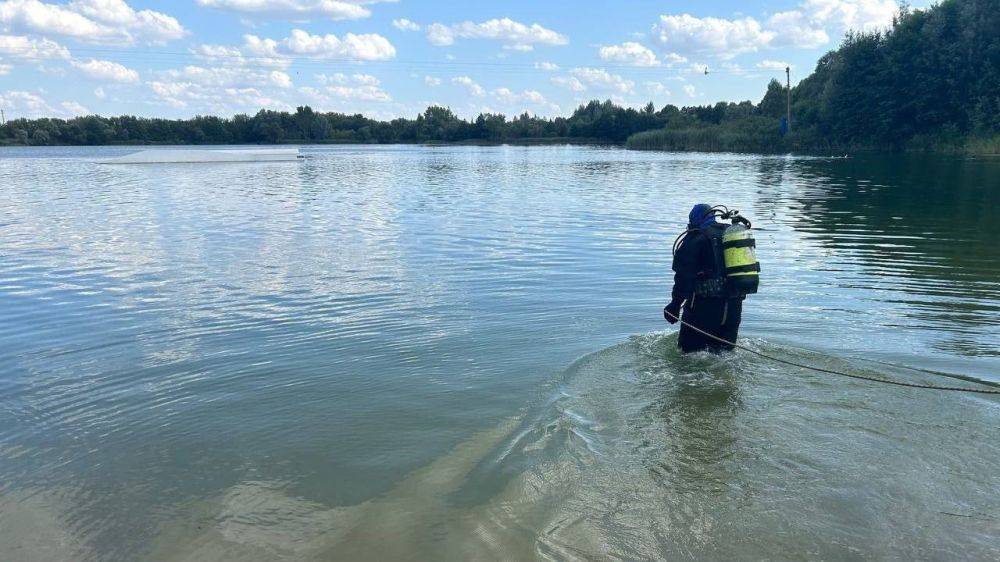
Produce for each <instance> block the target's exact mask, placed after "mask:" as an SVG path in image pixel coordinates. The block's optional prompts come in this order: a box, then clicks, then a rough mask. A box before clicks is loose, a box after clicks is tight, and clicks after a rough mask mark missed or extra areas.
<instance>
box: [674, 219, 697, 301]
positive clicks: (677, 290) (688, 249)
mask: <svg viewBox="0 0 1000 562" xmlns="http://www.w3.org/2000/svg"><path fill="white" fill-rule="evenodd" d="M698 242H699V237H698V236H697V235H692V236H689V237H688V238H686V239H685V240H684V241H683V243H681V246H680V248H677V253H676V254H674V263H673V266H672V268H673V270H674V288H673V290H671V291H670V298H671V299H672V300H673V301H675V302H678V303H683V302H684V301H685V300H687V299H689V298H691V295H693V294H694V286H695V283H696V282H697V280H698V248H699V244H698Z"/></svg>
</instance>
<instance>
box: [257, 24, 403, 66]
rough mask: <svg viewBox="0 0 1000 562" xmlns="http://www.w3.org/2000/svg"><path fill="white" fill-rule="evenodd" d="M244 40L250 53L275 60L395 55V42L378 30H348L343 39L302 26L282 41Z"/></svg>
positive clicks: (364, 58)
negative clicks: (359, 31)
mask: <svg viewBox="0 0 1000 562" xmlns="http://www.w3.org/2000/svg"><path fill="white" fill-rule="evenodd" d="M243 39H244V41H245V43H244V46H245V48H246V49H247V51H248V52H250V53H251V54H253V55H256V56H258V57H264V58H265V59H270V60H274V61H280V60H282V59H287V58H288V57H292V56H306V57H310V58H316V59H339V60H359V61H378V60H389V59H392V58H394V57H395V56H396V48H395V47H393V46H392V43H390V42H389V40H388V39H386V38H385V37H382V36H381V35H378V34H376V33H364V34H361V35H355V34H353V33H348V34H346V35H344V36H343V38H340V37H337V36H336V35H330V34H328V35H311V34H310V33H308V32H306V31H303V30H301V29H293V30H292V33H291V35H290V36H289V37H287V38H285V39H282V40H280V41H275V40H274V39H261V38H260V37H257V36H256V35H244V36H243Z"/></svg>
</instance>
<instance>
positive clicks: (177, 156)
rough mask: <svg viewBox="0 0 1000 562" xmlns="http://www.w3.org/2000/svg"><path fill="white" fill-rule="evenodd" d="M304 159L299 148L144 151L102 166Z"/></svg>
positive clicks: (113, 159)
mask: <svg viewBox="0 0 1000 562" xmlns="http://www.w3.org/2000/svg"><path fill="white" fill-rule="evenodd" d="M302 158H304V156H302V155H301V154H299V149H297V148H269V149H262V150H250V149H247V150H143V151H142V152H136V153H134V154H127V155H125V156H122V157H120V158H112V159H110V160H104V161H102V162H101V164H196V163H210V162H291V161H295V160H301V159H302Z"/></svg>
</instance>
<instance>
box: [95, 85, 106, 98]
mask: <svg viewBox="0 0 1000 562" xmlns="http://www.w3.org/2000/svg"><path fill="white" fill-rule="evenodd" d="M107 96H108V95H107V94H106V93H104V88H94V97H95V98H97V99H99V100H103V99H104V98H106V97H107Z"/></svg>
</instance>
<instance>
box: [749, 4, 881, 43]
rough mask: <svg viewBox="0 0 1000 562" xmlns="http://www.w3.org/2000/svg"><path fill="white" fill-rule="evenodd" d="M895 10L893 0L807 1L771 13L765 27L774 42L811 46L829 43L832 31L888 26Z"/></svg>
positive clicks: (870, 29)
mask: <svg viewBox="0 0 1000 562" xmlns="http://www.w3.org/2000/svg"><path fill="white" fill-rule="evenodd" d="M898 11H899V7H898V6H897V5H896V2H895V1H894V0H806V1H805V2H803V3H802V4H800V5H799V6H797V7H796V8H795V9H794V10H788V11H784V12H778V13H776V14H774V15H773V16H771V18H770V19H769V20H768V26H769V27H770V28H771V29H773V30H774V32H775V34H776V36H775V40H774V44H775V45H779V46H792V47H801V48H806V49H811V48H816V47H820V46H822V45H825V44H827V43H829V42H830V34H831V32H832V33H833V34H835V35H839V34H841V33H843V32H845V31H847V30H857V31H874V30H878V29H885V28H888V27H889V26H891V25H892V18H893V17H894V16H895V15H896V14H897V13H898Z"/></svg>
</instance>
